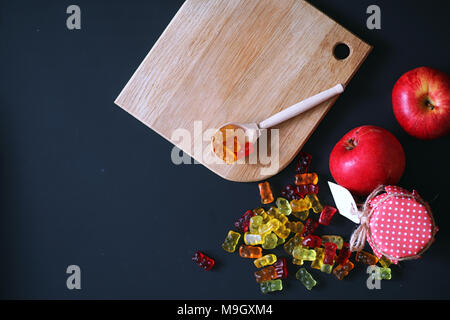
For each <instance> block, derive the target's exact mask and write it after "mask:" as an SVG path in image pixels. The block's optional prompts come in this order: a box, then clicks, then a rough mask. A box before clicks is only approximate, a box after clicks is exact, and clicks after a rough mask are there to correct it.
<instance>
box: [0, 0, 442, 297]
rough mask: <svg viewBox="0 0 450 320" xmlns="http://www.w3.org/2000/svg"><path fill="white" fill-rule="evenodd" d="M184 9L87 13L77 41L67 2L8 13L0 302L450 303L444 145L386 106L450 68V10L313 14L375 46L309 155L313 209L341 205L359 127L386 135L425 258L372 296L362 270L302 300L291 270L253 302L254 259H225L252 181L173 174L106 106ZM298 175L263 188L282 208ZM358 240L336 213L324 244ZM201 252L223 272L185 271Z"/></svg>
mask: <svg viewBox="0 0 450 320" xmlns="http://www.w3.org/2000/svg"><path fill="white" fill-rule="evenodd" d="M182 3H183V1H162V0H160V1H144V0H142V1H139V0H134V1H106V0H95V1H86V0H79V1H76V3H75V4H77V5H78V6H79V7H80V8H81V30H72V31H71V30H68V29H67V28H66V18H67V17H68V15H67V14H66V8H67V7H68V6H69V5H71V4H73V3H72V1H66V0H62V1H21V0H18V1H5V0H2V1H0V38H1V40H0V41H1V50H0V61H1V62H0V63H1V69H0V70H1V72H0V77H1V80H0V83H1V85H0V90H1V91H0V110H1V117H0V145H1V152H2V156H1V158H0V161H1V186H2V192H1V197H2V198H1V201H0V204H1V211H0V259H1V263H0V270H1V272H0V292H1V294H0V297H1V298H6V299H15V298H19V299H134V298H136V299H325V298H334V299H392V298H401V299H411V298H419V299H430V298H449V297H450V272H449V269H448V268H449V265H450V255H449V249H448V248H449V245H450V239H449V233H448V226H449V223H450V219H449V213H448V207H447V205H446V204H447V203H448V199H447V196H448V194H449V191H450V190H449V188H448V181H447V180H448V179H449V175H448V163H449V158H448V156H447V154H446V152H447V151H448V148H449V137H446V138H442V139H438V140H434V141H420V140H417V139H414V138H412V137H410V136H408V135H407V134H406V133H405V132H404V131H403V130H402V129H401V127H400V126H399V124H398V123H397V121H396V119H395V118H394V116H393V113H392V104H391V91H392V87H393V85H394V83H395V81H396V80H397V79H398V78H399V77H400V75H401V74H403V73H404V72H406V71H408V70H410V69H412V68H415V67H418V66H422V65H428V66H431V67H435V68H437V69H440V70H443V71H445V72H447V73H448V72H449V71H450V65H449V59H448V57H449V53H450V43H449V41H448V39H449V38H448V35H449V33H448V32H449V24H450V22H449V19H448V12H449V6H448V1H446V0H430V1H409V0H408V1H406V0H405V1H387V0H386V1H367V0H358V1H357V0H352V1H348V0H341V1H325V0H311V1H310V3H312V4H313V5H315V6H316V7H318V8H319V9H320V10H322V11H324V12H325V13H326V14H328V15H329V16H330V17H332V18H333V19H335V20H336V21H337V22H339V23H340V24H342V25H343V26H344V27H346V28H348V29H349V30H351V31H352V32H354V33H355V34H357V35H358V36H360V37H361V38H362V39H364V40H365V41H367V42H368V43H370V44H372V45H373V46H374V50H373V51H372V53H371V54H370V55H369V57H368V59H367V60H366V61H365V62H364V64H363V65H362V67H361V68H360V70H359V71H358V72H357V73H356V75H355V77H354V78H353V80H352V81H351V82H350V84H349V86H348V88H347V90H346V91H345V92H344V94H342V96H341V97H340V98H339V99H338V100H337V102H336V103H335V105H334V106H333V107H332V109H331V111H330V112H329V113H328V114H327V116H326V117H325V119H324V120H323V121H322V123H321V124H320V125H319V127H318V128H317V130H316V131H315V132H314V134H313V135H312V136H311V138H310V139H309V141H308V142H307V143H306V145H305V146H304V148H303V150H304V151H306V152H308V153H310V154H312V155H313V162H312V168H313V170H314V171H316V172H318V173H319V175H320V179H321V181H320V193H319V197H320V199H321V200H322V202H323V203H328V204H331V205H333V204H334V203H333V200H332V198H331V195H330V192H329V189H328V187H327V184H326V181H327V180H331V181H333V180H332V177H331V175H330V171H329V168H328V157H329V154H330V152H331V150H332V148H333V146H334V145H335V143H336V142H337V141H338V140H339V139H340V138H341V137H342V136H343V135H344V134H345V133H346V132H348V131H349V130H350V129H352V128H354V127H356V126H360V125H365V124H373V125H377V126H381V127H384V128H386V129H388V130H390V131H391V132H392V133H394V134H395V135H396V137H397V138H398V139H399V140H400V142H401V144H402V145H403V147H404V150H405V153H406V157H407V164H406V170H405V173H404V176H403V178H402V180H401V181H400V183H399V185H401V186H403V187H406V188H408V189H411V188H416V189H418V190H419V191H420V193H421V194H422V196H423V197H424V198H425V199H426V200H428V201H429V202H430V203H431V206H432V209H433V212H434V214H435V218H436V221H437V224H438V225H439V227H440V232H439V233H438V234H437V238H436V242H435V244H434V245H433V246H432V247H431V248H430V249H429V251H428V252H426V254H425V255H424V256H423V258H422V259H420V260H417V261H412V262H403V263H401V264H400V265H399V266H394V267H392V280H390V281H383V282H382V283H381V289H379V290H369V289H368V288H367V286H366V280H367V277H368V275H367V274H366V268H364V267H363V266H360V265H357V266H356V268H355V270H354V271H353V272H352V273H351V274H350V275H349V277H348V278H347V279H346V280H343V281H338V280H337V279H336V278H335V277H334V276H333V275H327V274H323V273H321V272H319V271H318V270H314V269H313V270H312V271H311V272H312V274H313V276H314V277H315V278H316V279H317V280H318V282H319V285H318V286H317V287H316V288H314V290H312V291H307V290H306V289H305V288H304V287H303V286H302V285H301V284H300V283H299V282H298V281H297V280H296V279H295V277H294V276H293V274H294V273H295V271H296V269H297V266H294V265H292V264H290V265H289V268H288V271H289V273H290V276H289V278H288V279H287V280H285V281H284V287H285V288H284V290H283V291H282V292H278V293H275V294H271V295H262V294H261V293H260V292H259V287H258V285H257V284H256V283H255V279H254V276H253V272H254V271H255V268H254V266H253V265H252V263H251V261H249V260H246V259H242V258H240V257H239V255H238V254H237V253H235V254H229V253H227V252H225V251H224V250H222V248H221V243H222V241H223V239H224V238H225V235H226V233H227V232H228V230H229V229H230V228H232V223H233V222H234V221H235V219H236V218H237V217H238V216H240V215H241V214H242V213H243V212H244V211H246V210H247V209H252V208H255V207H257V206H259V205H260V198H259V193H258V188H257V184H256V183H235V182H229V181H225V180H223V179H222V178H220V177H218V176H216V175H215V174H213V173H212V172H210V171H209V170H207V169H206V168H204V167H203V166H201V165H179V166H177V165H175V164H173V163H172V162H171V158H170V153H171V150H172V145H171V144H170V143H169V142H167V141H166V140H165V139H163V138H161V137H160V136H159V135H158V134H157V133H155V132H153V131H152V130H150V129H148V128H147V127H145V126H144V125H143V124H141V123H140V122H139V121H138V120H136V119H134V118H133V117H132V116H130V115H129V114H127V113H126V112H125V111H123V110H122V109H120V108H119V107H117V106H116V105H114V103H113V101H114V100H115V98H116V97H117V95H118V94H119V92H120V91H121V89H122V88H123V86H124V85H125V84H126V82H127V81H128V79H129V78H130V77H131V75H132V74H133V72H134V71H135V69H136V68H137V66H138V65H139V63H140V62H141V61H142V60H143V58H144V57H145V56H146V54H147V53H148V51H149V50H150V48H151V47H152V45H153V44H154V43H155V41H156V40H157V38H158V37H159V35H160V34H161V33H162V31H163V30H164V28H165V27H166V26H167V24H168V23H169V21H170V20H171V19H172V17H173V16H174V15H175V13H176V12H177V10H178V9H179V7H180V6H181V5H182ZM371 4H377V5H378V6H379V7H380V8H381V30H369V29H368V28H367V27H366V19H367V17H368V14H367V13H366V9H367V7H368V6H369V5H371ZM292 143H295V141H293V142H292ZM447 153H448V152H447ZM386 156H388V155H386ZM293 174H294V163H291V164H290V165H289V166H288V167H287V168H285V169H284V170H283V171H282V172H280V173H279V174H278V175H276V176H275V177H273V178H270V179H269V182H270V183H271V185H272V187H273V191H274V193H275V195H279V193H280V191H281V188H282V187H283V186H284V185H285V184H287V183H291V181H292V177H293ZM354 228H355V225H354V224H353V223H352V222H350V221H348V220H346V219H345V218H343V217H340V216H339V217H336V218H334V221H333V223H332V225H331V226H330V227H327V228H326V229H322V230H321V231H320V232H321V233H322V234H325V233H327V234H340V235H343V236H344V237H345V238H347V239H348V237H349V235H350V234H351V232H352V230H353V229H354ZM196 250H202V251H204V252H205V253H207V254H208V255H210V256H212V257H214V258H215V259H216V266H215V268H214V269H213V271H211V272H204V271H203V270H201V269H200V268H198V267H197V266H196V265H195V264H194V263H193V262H192V261H191V256H192V255H193V253H194V252H195V251H196ZM276 253H279V254H281V255H283V253H282V250H276ZM69 265H78V266H80V268H81V286H82V288H81V290H68V289H67V287H66V279H67V277H68V274H66V268H67V266H69ZM307 268H308V269H309V267H307Z"/></svg>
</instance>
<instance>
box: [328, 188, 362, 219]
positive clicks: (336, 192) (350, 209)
mask: <svg viewBox="0 0 450 320" xmlns="http://www.w3.org/2000/svg"><path fill="white" fill-rule="evenodd" d="M328 186H329V187H330V190H331V194H332V195H333V199H334V203H335V204H336V208H337V209H338V210H339V213H340V214H341V215H343V216H344V217H346V218H347V219H349V220H351V221H353V222H354V223H357V224H359V223H360V221H359V217H358V207H357V206H356V202H355V199H353V196H352V194H351V193H350V191H348V190H347V189H345V188H344V187H341V186H340V185H338V184H336V183H333V182H330V181H328Z"/></svg>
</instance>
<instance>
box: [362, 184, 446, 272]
mask: <svg viewBox="0 0 450 320" xmlns="http://www.w3.org/2000/svg"><path fill="white" fill-rule="evenodd" d="M385 191H386V193H383V194H380V195H378V196H376V197H374V198H373V199H372V200H370V202H369V205H370V207H371V209H373V212H372V214H371V216H370V220H369V236H368V237H367V241H368V242H369V244H370V246H371V247H372V249H373V252H374V253H375V254H376V255H377V256H378V257H379V258H380V257H381V256H383V255H384V256H386V257H387V258H389V259H390V260H391V261H392V262H393V263H398V261H401V260H407V259H415V258H420V254H421V253H423V252H424V251H425V250H426V249H428V247H429V246H430V244H431V243H432V242H433V241H434V235H435V234H436V232H437V231H438V228H437V227H436V226H435V223H434V219H433V216H432V213H431V210H430V208H429V206H428V204H427V203H426V202H424V201H423V200H422V198H421V197H420V195H419V194H418V193H417V192H416V191H413V192H412V193H411V192H409V191H407V190H405V189H403V188H400V187H396V186H385Z"/></svg>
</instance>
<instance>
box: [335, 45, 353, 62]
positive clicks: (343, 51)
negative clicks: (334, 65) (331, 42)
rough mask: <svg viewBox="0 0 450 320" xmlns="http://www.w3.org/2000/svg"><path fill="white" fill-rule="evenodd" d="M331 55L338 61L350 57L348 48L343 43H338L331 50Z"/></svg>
mask: <svg viewBox="0 0 450 320" xmlns="http://www.w3.org/2000/svg"><path fill="white" fill-rule="evenodd" d="M333 55H334V57H335V58H336V59H338V60H344V59H346V58H347V57H348V56H349V55H350V47H349V46H348V45H346V44H345V43H343V42H339V43H338V44H336V45H335V46H334V48H333Z"/></svg>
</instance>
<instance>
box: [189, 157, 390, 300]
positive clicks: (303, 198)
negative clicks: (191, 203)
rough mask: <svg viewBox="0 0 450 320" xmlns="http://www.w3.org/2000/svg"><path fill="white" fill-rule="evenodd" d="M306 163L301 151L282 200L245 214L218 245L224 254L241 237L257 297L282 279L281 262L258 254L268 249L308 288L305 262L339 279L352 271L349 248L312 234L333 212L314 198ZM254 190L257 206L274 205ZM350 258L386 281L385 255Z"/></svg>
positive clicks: (262, 187) (204, 263) (266, 192)
mask: <svg viewBox="0 0 450 320" xmlns="http://www.w3.org/2000/svg"><path fill="white" fill-rule="evenodd" d="M311 159H312V157H311V155H309V154H307V153H304V152H301V153H300V155H299V159H298V162H297V167H296V175H295V181H294V184H295V186H293V185H291V184H289V185H287V186H286V187H285V188H284V189H283V191H282V192H281V195H282V196H283V197H279V198H277V199H276V201H275V204H276V207H275V206H272V207H270V209H268V210H267V211H266V210H265V209H264V208H261V207H259V208H256V209H254V210H248V211H247V212H245V213H244V215H242V217H240V218H239V219H238V220H237V221H236V222H235V223H234V227H235V229H236V230H237V231H238V232H236V231H233V230H230V231H229V232H228V235H227V237H226V239H225V241H224V242H223V244H222V248H223V249H224V250H225V251H227V252H230V253H233V252H235V251H236V247H237V245H238V243H239V240H240V239H241V238H243V240H244V243H245V244H242V245H241V246H240V247H239V255H240V256H241V257H242V258H249V259H254V260H253V263H254V265H255V267H256V268H258V269H259V270H257V271H256V272H255V273H254V275H255V278H256V282H257V283H259V284H260V288H261V292H262V293H268V292H272V291H279V290H282V289H283V284H282V279H285V278H286V277H287V268H286V258H282V257H277V256H276V255H275V254H273V253H267V254H263V250H272V249H274V248H276V247H278V246H280V245H283V248H284V250H285V251H286V253H287V254H289V255H290V256H292V263H293V264H295V265H298V266H301V267H300V268H299V269H298V271H297V272H296V274H295V277H296V278H297V279H298V280H300V282H301V283H302V284H303V285H304V286H305V287H306V289H308V290H311V289H312V288H313V287H314V286H316V284H317V282H316V280H315V279H314V278H313V277H312V275H311V274H310V273H309V272H308V271H307V270H306V268H305V267H304V262H305V261H310V262H311V263H310V267H311V268H314V269H318V270H320V271H321V272H325V273H328V274H331V273H333V274H334V275H335V276H336V277H337V278H338V279H339V280H342V279H344V278H345V277H346V276H347V275H348V273H349V272H350V271H351V270H353V268H354V264H353V263H352V262H351V261H350V257H351V255H352V252H351V251H350V245H349V243H348V242H344V239H343V238H342V237H341V236H338V235H322V236H318V235H316V234H314V233H315V231H316V229H317V227H318V226H319V224H321V225H324V226H328V225H329V224H330V222H331V220H332V218H333V216H334V214H335V213H336V211H337V209H336V208H334V207H332V206H329V205H324V206H323V205H322V204H321V203H320V201H319V199H318V197H317V193H318V190H319V188H318V185H317V183H318V181H319V179H318V176H317V174H316V173H314V172H313V173H309V172H308V170H309V165H310V163H311ZM258 186H259V191H260V195H261V202H262V203H263V204H269V203H272V202H274V197H273V194H272V191H271V189H270V185H269V183H268V182H262V183H260V184H259V185H258ZM310 210H312V211H313V212H314V213H315V214H316V215H318V216H319V218H318V221H316V220H315V219H313V217H312V216H313V215H311V216H310ZM293 217H295V219H294V218H293ZM292 233H293V236H292V237H290V235H291V234H292ZM242 234H243V236H242ZM289 237H290V238H289ZM354 259H355V261H356V262H360V263H364V264H366V265H376V264H377V263H380V265H381V267H378V266H375V273H374V277H375V278H376V279H377V280H389V279H391V269H390V268H389V266H390V264H391V262H390V261H389V260H388V259H387V258H386V257H382V258H381V259H378V258H377V257H376V256H375V255H373V254H371V253H369V252H365V251H360V252H357V253H356V254H355V258H354ZM193 260H194V261H195V262H196V263H197V264H198V265H199V266H200V267H202V268H203V269H204V270H210V269H211V268H212V267H213V266H214V260H213V259H211V258H210V257H208V256H206V255H204V254H203V253H201V252H197V253H196V254H195V255H194V257H193ZM334 266H335V267H334ZM333 268H334V269H333Z"/></svg>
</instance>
